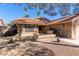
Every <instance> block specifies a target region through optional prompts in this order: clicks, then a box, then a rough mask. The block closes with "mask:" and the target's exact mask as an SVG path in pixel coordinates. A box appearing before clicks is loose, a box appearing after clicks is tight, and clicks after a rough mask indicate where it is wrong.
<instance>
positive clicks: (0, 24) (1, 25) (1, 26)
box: [0, 19, 4, 30]
mask: <svg viewBox="0 0 79 59" xmlns="http://www.w3.org/2000/svg"><path fill="white" fill-rule="evenodd" d="M3 26H4V22H3V20H2V19H0V30H2V28H3Z"/></svg>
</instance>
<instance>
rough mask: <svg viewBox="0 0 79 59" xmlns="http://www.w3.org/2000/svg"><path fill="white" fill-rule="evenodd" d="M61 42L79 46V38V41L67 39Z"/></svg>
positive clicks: (78, 39) (62, 39)
mask: <svg viewBox="0 0 79 59" xmlns="http://www.w3.org/2000/svg"><path fill="white" fill-rule="evenodd" d="M59 39H60V40H61V41H65V42H68V43H70V44H74V45H79V38H77V39H67V38H59Z"/></svg>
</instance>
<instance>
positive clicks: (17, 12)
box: [0, 3, 61, 23]
mask: <svg viewBox="0 0 79 59" xmlns="http://www.w3.org/2000/svg"><path fill="white" fill-rule="evenodd" d="M24 6H26V5H25V4H22V5H21V6H17V5H15V4H12V3H6V4H5V3H4V4H0V19H2V20H3V21H4V23H10V22H11V21H13V20H16V19H17V18H20V17H23V16H24V15H25V14H26V12H25V11H24V10H23V8H24ZM40 11H41V10H40ZM41 12H42V11H41ZM27 13H28V14H29V15H30V18H35V17H36V10H35V9H30V10H29V11H27ZM41 16H43V17H47V18H48V19H50V20H54V19H58V18H61V15H60V14H57V15H56V16H48V15H46V14H44V13H42V14H41Z"/></svg>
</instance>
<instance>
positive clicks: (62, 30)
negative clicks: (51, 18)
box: [51, 23, 72, 38]
mask: <svg viewBox="0 0 79 59" xmlns="http://www.w3.org/2000/svg"><path fill="white" fill-rule="evenodd" d="M51 27H52V28H55V29H57V31H59V35H60V36H62V37H65V36H66V37H68V38H71V37H72V35H71V34H72V24H71V23H59V24H53V25H51Z"/></svg>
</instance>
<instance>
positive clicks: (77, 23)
mask: <svg viewBox="0 0 79 59" xmlns="http://www.w3.org/2000/svg"><path fill="white" fill-rule="evenodd" d="M40 19H41V20H40ZM12 24H13V26H14V25H16V27H17V30H18V31H17V33H20V35H27V34H26V33H29V32H34V31H36V32H37V33H47V31H50V30H51V31H53V33H54V34H56V35H58V36H61V37H67V38H79V14H75V15H71V16H66V17H63V18H60V19H57V20H52V21H49V20H48V19H46V18H43V17H37V18H34V19H31V18H19V19H16V20H14V21H12Z"/></svg>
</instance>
